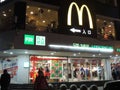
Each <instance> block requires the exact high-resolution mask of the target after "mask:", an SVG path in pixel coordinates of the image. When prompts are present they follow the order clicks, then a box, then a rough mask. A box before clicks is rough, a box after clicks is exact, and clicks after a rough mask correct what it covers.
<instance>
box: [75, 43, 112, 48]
mask: <svg viewBox="0 0 120 90" xmlns="http://www.w3.org/2000/svg"><path fill="white" fill-rule="evenodd" d="M73 46H74V47H91V48H100V49H113V47H112V46H103V45H89V44H79V43H73Z"/></svg>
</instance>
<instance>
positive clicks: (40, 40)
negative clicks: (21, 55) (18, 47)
mask: <svg viewBox="0 0 120 90" xmlns="http://www.w3.org/2000/svg"><path fill="white" fill-rule="evenodd" d="M24 44H25V45H38V46H45V45H46V38H45V36H38V35H36V36H35V35H30V34H25V35H24Z"/></svg>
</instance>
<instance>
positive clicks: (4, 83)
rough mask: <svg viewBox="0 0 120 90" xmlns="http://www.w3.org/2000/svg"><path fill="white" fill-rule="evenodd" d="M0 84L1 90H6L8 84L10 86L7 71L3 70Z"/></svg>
mask: <svg viewBox="0 0 120 90" xmlns="http://www.w3.org/2000/svg"><path fill="white" fill-rule="evenodd" d="M0 83H1V90H8V87H9V84H10V74H9V73H8V72H7V70H6V69H5V70H3V74H2V75H1V79H0Z"/></svg>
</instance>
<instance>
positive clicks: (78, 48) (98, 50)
mask: <svg viewBox="0 0 120 90" xmlns="http://www.w3.org/2000/svg"><path fill="white" fill-rule="evenodd" d="M49 47H51V48H55V49H68V50H76V51H78V50H79V51H93V52H104V53H112V52H113V49H112V48H109V49H107V48H91V47H75V46H67V45H54V44H51V45H49Z"/></svg>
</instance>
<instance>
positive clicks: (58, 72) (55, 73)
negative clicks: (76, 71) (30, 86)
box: [50, 60, 63, 79]
mask: <svg viewBox="0 0 120 90" xmlns="http://www.w3.org/2000/svg"><path fill="white" fill-rule="evenodd" d="M51 61H52V63H51V69H50V70H51V74H50V78H51V79H60V78H62V76H63V73H62V61H61V60H51Z"/></svg>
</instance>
